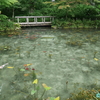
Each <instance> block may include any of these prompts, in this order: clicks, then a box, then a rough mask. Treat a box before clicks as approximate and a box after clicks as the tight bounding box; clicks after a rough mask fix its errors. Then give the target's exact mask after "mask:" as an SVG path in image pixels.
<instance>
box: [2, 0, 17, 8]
mask: <svg viewBox="0 0 100 100" xmlns="http://www.w3.org/2000/svg"><path fill="white" fill-rule="evenodd" d="M15 2H17V0H0V7H1V8H4V7H8V6H10V5H12V4H14V3H15Z"/></svg>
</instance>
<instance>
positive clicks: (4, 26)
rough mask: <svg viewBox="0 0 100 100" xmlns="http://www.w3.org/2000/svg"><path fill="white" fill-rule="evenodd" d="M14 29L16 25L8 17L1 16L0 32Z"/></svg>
mask: <svg viewBox="0 0 100 100" xmlns="http://www.w3.org/2000/svg"><path fill="white" fill-rule="evenodd" d="M13 28H14V23H13V22H12V21H10V20H8V17H7V16H6V15H2V14H0V31H6V30H10V29H13Z"/></svg>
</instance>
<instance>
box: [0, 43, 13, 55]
mask: <svg viewBox="0 0 100 100" xmlns="http://www.w3.org/2000/svg"><path fill="white" fill-rule="evenodd" d="M11 48H12V47H11V46H10V45H1V46H0V52H2V53H6V52H8V51H11Z"/></svg>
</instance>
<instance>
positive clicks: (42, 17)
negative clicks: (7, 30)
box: [15, 16, 54, 23]
mask: <svg viewBox="0 0 100 100" xmlns="http://www.w3.org/2000/svg"><path fill="white" fill-rule="evenodd" d="M15 18H17V23H21V22H20V19H23V18H24V19H26V22H25V23H30V21H29V19H34V21H31V22H35V23H38V19H42V21H41V22H42V23H45V22H47V21H46V18H49V22H52V21H54V16H15Z"/></svg>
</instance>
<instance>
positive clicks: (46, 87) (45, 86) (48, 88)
mask: <svg viewBox="0 0 100 100" xmlns="http://www.w3.org/2000/svg"><path fill="white" fill-rule="evenodd" d="M42 86H43V87H44V88H45V89H46V90H50V89H51V87H48V86H47V85H46V84H44V83H43V84H42Z"/></svg>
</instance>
